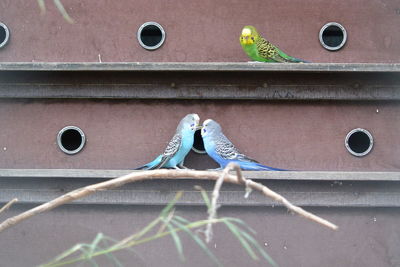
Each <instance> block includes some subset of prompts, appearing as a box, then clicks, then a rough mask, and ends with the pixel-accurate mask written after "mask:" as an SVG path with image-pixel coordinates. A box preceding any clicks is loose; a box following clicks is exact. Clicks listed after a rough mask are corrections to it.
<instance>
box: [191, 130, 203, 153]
mask: <svg viewBox="0 0 400 267" xmlns="http://www.w3.org/2000/svg"><path fill="white" fill-rule="evenodd" d="M192 150H193V151H194V152H196V153H199V154H205V153H206V149H205V148H204V143H203V138H202V137H201V130H197V131H196V132H194V142H193V147H192Z"/></svg>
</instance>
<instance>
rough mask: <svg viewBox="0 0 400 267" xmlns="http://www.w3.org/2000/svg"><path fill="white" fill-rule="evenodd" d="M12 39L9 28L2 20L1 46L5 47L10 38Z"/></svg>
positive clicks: (0, 29)
mask: <svg viewBox="0 0 400 267" xmlns="http://www.w3.org/2000/svg"><path fill="white" fill-rule="evenodd" d="M9 39H10V31H9V30H8V27H7V26H6V25H5V24H4V23H2V22H0V48H2V47H4V46H5V45H6V44H7V43H8V40H9Z"/></svg>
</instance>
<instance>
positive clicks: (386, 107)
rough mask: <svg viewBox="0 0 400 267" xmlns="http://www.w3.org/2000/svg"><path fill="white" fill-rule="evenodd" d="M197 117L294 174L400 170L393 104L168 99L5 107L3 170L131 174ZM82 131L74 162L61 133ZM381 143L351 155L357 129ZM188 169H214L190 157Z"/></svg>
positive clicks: (0, 111)
mask: <svg viewBox="0 0 400 267" xmlns="http://www.w3.org/2000/svg"><path fill="white" fill-rule="evenodd" d="M192 112H196V113H198V114H199V115H200V117H201V121H204V120H205V119H208V118H213V119H215V120H216V121H218V122H219V123H220V124H221V125H222V128H223V130H224V132H225V134H226V136H227V137H228V138H230V140H231V141H232V142H233V143H234V144H235V145H236V146H237V147H238V148H239V149H240V150H241V151H242V152H244V153H245V154H247V155H249V156H251V157H253V158H255V159H257V160H259V161H260V162H262V163H264V164H267V165H270V166H273V167H279V168H285V169H291V170H330V171H345V170H351V171H391V170H397V171H398V170H399V169H400V160H399V159H400V139H399V138H398V132H399V129H400V119H399V118H400V117H399V112H400V106H399V105H398V104H397V103H392V102H263V101H212V100H203V101H190V100H187V101H178V100H176V101H173V100H171V101H166V100H159V101H156V100H141V101H139V100H124V101H123V100H113V101H111V100H97V101H91V100H2V101H1V103H0V125H1V132H0V168H65V169H68V168H74V169H129V168H134V167H137V166H140V165H141V164H144V163H147V162H148V161H150V160H151V159H152V158H154V157H155V156H156V155H157V154H159V153H161V152H162V151H163V150H164V148H165V146H166V144H167V142H168V141H169V139H170V138H171V137H172V135H173V134H174V131H175V128H176V126H177V123H178V122H179V120H180V119H181V118H182V117H183V116H184V115H186V114H187V113H192ZM66 125H76V126H78V127H80V128H81V129H82V130H83V131H84V132H85V134H86V136H87V144H86V146H85V147H84V149H83V151H81V152H80V153H78V154H76V155H74V156H69V155H66V154H64V153H63V152H62V151H61V150H60V149H59V148H58V147H57V145H56V135H57V133H58V131H59V130H60V129H61V128H63V127H64V126H66ZM358 127H361V128H365V129H367V130H369V131H370V132H371V133H372V135H373V137H374V141H375V144H374V148H373V150H372V152H371V153H370V154H369V155H367V156H366V157H363V158H357V157H354V156H352V155H350V154H349V153H348V152H347V150H346V149H345V147H344V138H345V136H346V134H347V133H348V132H349V131H350V130H352V129H353V128H358ZM186 165H187V166H188V167H192V168H199V169H201V168H211V167H214V166H215V165H214V164H213V162H212V160H210V159H209V158H208V157H207V156H205V155H197V154H194V153H191V154H189V156H188V157H187V163H186Z"/></svg>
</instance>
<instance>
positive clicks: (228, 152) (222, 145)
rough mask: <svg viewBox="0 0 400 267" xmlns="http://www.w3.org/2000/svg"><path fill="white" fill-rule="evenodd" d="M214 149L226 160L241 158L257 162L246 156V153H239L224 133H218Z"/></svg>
mask: <svg viewBox="0 0 400 267" xmlns="http://www.w3.org/2000/svg"><path fill="white" fill-rule="evenodd" d="M215 151H216V152H217V154H218V155H220V156H221V157H222V158H223V159H226V160H234V159H237V160H242V161H249V162H255V163H258V161H256V160H254V159H251V158H249V157H247V156H246V155H244V154H242V153H240V151H239V150H238V149H237V148H236V147H235V146H234V145H233V144H232V143H231V141H229V139H228V138H226V136H225V135H223V134H220V135H219V136H218V137H217V138H216V140H215Z"/></svg>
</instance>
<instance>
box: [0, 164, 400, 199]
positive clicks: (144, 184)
mask: <svg viewBox="0 0 400 267" xmlns="http://www.w3.org/2000/svg"><path fill="white" fill-rule="evenodd" d="M130 172H131V171H129V170H61V169H36V170H32V169H28V170H21V169H0V203H5V202H8V201H9V200H11V199H13V198H18V199H19V203H22V204H39V203H43V202H46V201H49V200H52V199H54V198H56V197H58V196H60V195H62V194H64V193H66V192H69V191H72V190H74V189H77V188H81V187H84V186H87V185H90V184H93V183H96V182H101V181H104V180H105V179H110V178H115V177H119V176H122V175H125V174H128V173H130ZM244 176H245V177H246V178H251V179H255V180H258V181H259V182H261V183H263V184H265V185H267V186H268V187H270V188H271V189H272V190H275V191H276V192H278V193H280V194H282V195H283V196H284V197H286V198H287V199H288V200H289V201H292V202H293V203H294V204H296V205H301V206H316V207H400V173H399V172H244ZM195 185H200V186H201V187H202V188H204V189H205V190H206V191H207V192H209V193H211V191H212V189H213V186H214V181H206V180H194V179H188V178H186V179H179V180H178V179H171V180H166V179H152V180H145V181H140V182H136V183H131V184H126V185H124V186H122V187H120V188H115V189H111V190H107V191H101V192H96V193H95V194H93V195H91V196H89V197H86V198H83V199H80V200H77V201H74V202H73V203H72V204H114V205H165V204H166V203H168V202H169V201H170V200H171V199H173V197H174V195H175V194H176V192H177V191H181V190H182V191H184V192H185V193H184V197H183V198H182V199H181V201H180V202H179V203H178V204H179V205H185V206H193V205H204V201H203V200H202V198H201V196H200V193H199V192H198V191H196V190H195V189H194V186H195ZM244 193H245V192H244V188H243V187H242V186H239V185H233V184H224V185H223V187H222V189H221V196H220V199H219V203H221V204H222V205H227V206H281V204H280V203H276V202H274V201H272V200H270V199H268V198H266V197H264V196H262V195H261V194H260V193H259V192H253V193H252V194H251V195H250V197H249V198H248V199H245V198H244Z"/></svg>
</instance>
